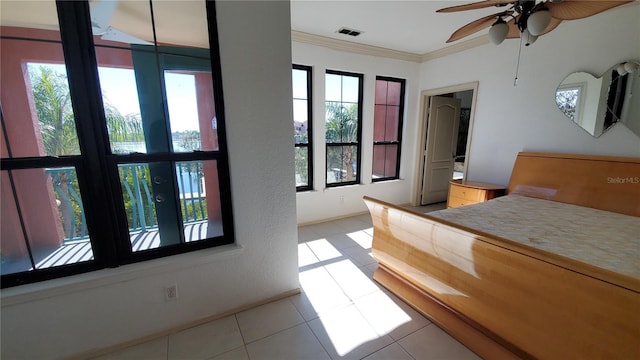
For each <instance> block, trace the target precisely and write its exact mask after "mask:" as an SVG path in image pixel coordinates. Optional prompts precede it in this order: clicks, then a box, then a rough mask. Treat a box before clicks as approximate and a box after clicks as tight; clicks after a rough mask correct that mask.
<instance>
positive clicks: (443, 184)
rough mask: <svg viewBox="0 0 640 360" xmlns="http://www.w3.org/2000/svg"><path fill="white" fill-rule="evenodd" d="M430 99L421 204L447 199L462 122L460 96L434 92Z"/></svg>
mask: <svg viewBox="0 0 640 360" xmlns="http://www.w3.org/2000/svg"><path fill="white" fill-rule="evenodd" d="M429 101H430V106H429V110H428V112H427V141H426V146H425V151H424V153H423V156H424V167H423V168H424V173H423V177H422V196H421V197H420V205H427V204H433V203H437V202H442V201H446V200H447V193H448V188H449V180H451V178H452V175H453V163H454V157H455V151H456V146H457V142H458V126H459V124H460V99H455V98H449V97H441V96H432V97H430V100H429Z"/></svg>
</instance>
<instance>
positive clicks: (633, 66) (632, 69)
mask: <svg viewBox="0 0 640 360" xmlns="http://www.w3.org/2000/svg"><path fill="white" fill-rule="evenodd" d="M638 67H639V65H638V64H636V63H634V62H631V61H627V62H626V63H624V69H625V70H626V71H627V72H628V73H632V72H635V71H637V70H638Z"/></svg>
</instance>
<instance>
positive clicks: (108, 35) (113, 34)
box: [102, 26, 153, 45]
mask: <svg viewBox="0 0 640 360" xmlns="http://www.w3.org/2000/svg"><path fill="white" fill-rule="evenodd" d="M102 39H103V40H110V41H117V42H121V43H126V44H140V45H153V44H152V43H150V42H148V41H146V40H142V39H140V38H137V37H135V36H133V35H129V34H127V33H124V32H122V31H120V30H118V29H114V28H112V27H111V26H109V27H108V28H107V30H106V32H105V33H104V35H102Z"/></svg>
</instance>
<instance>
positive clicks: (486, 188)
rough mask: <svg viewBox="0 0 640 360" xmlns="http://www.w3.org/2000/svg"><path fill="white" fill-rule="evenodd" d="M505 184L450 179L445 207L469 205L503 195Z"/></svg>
mask: <svg viewBox="0 0 640 360" xmlns="http://www.w3.org/2000/svg"><path fill="white" fill-rule="evenodd" d="M505 191H506V186H501V185H495V184H487V183H481V182H474V181H463V180H451V181H450V182H449V197H448V198H447V207H448V208H451V207H458V206H464V205H471V204H476V203H480V202H485V201H487V200H491V199H493V198H495V197H498V196H502V195H504V193H505Z"/></svg>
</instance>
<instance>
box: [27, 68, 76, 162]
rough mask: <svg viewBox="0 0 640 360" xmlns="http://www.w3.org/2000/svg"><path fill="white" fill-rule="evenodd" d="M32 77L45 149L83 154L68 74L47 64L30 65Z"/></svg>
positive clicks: (48, 153)
mask: <svg viewBox="0 0 640 360" xmlns="http://www.w3.org/2000/svg"><path fill="white" fill-rule="evenodd" d="M29 77H30V78H31V86H32V88H33V100H34V103H35V106H36V114H37V116H38V122H39V124H40V131H41V133H42V142H43V144H44V149H45V152H46V153H47V155H50V156H61V155H77V154H80V147H79V145H78V138H77V136H76V128H75V120H74V117H73V109H72V108H71V96H70V95H69V85H68V83H67V76H66V75H65V74H61V73H57V72H55V71H54V70H53V69H52V68H50V67H47V66H38V67H35V66H29Z"/></svg>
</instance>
